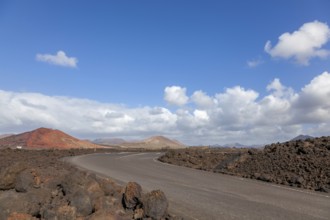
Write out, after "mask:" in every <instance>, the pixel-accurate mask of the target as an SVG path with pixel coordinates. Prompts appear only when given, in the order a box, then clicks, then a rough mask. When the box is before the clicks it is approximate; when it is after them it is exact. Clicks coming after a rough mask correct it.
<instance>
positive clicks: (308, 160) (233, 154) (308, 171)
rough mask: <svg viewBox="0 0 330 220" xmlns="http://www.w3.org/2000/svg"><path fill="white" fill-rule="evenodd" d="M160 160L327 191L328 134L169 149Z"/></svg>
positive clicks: (329, 175) (329, 164)
mask: <svg viewBox="0 0 330 220" xmlns="http://www.w3.org/2000/svg"><path fill="white" fill-rule="evenodd" d="M160 161H162V162H166V163H170V164H176V165H180V166H186V167H191V168H196V169H201V170H207V171H213V172H219V173H224V174H230V175H236V176H241V177H246V178H252V179H257V180H262V181H266V182H272V183H277V184H282V185H288V186H293V187H299V188H305V189H310V190H315V191H321V192H330V137H320V138H313V139H307V140H297V141H289V142H285V143H276V144H271V145H267V146H265V148H264V149H233V148H223V149H221V148H219V149H217V148H189V149H183V150H175V151H174V150H171V151H168V152H167V153H166V154H165V155H164V156H162V157H161V158H160Z"/></svg>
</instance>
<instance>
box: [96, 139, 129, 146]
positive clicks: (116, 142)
mask: <svg viewBox="0 0 330 220" xmlns="http://www.w3.org/2000/svg"><path fill="white" fill-rule="evenodd" d="M126 142H127V141H125V140H124V139H122V138H98V139H95V140H93V143H95V144H100V145H108V146H112V145H115V146H116V145H120V144H123V143H126Z"/></svg>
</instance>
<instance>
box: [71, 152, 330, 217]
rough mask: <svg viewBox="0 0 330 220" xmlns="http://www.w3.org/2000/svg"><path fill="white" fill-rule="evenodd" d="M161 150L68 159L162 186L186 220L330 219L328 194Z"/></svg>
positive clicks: (112, 174)
mask: <svg viewBox="0 0 330 220" xmlns="http://www.w3.org/2000/svg"><path fill="white" fill-rule="evenodd" d="M159 156H160V153H113V154H91V155H83V156H78V157H74V158H72V159H71V161H72V162H73V163H74V164H76V165H78V166H80V167H82V168H85V169H89V170H92V171H94V172H97V173H99V174H101V175H105V176H109V177H112V178H113V179H116V180H118V181H120V182H128V181H135V182H138V183H139V184H141V186H142V188H143V189H144V190H147V191H151V190H153V189H161V190H163V191H164V192H165V194H166V196H167V198H168V199H169V201H170V211H171V212H172V213H175V214H177V215H181V216H184V217H185V219H200V220H202V219H205V220H211V219H239V220H242V219H262V220H267V219H286V220H290V219H294V220H296V219H327V220H329V219H330V195H329V194H326V193H315V192H311V191H306V190H298V189H293V188H289V187H284V186H279V185H272V184H268V183H263V182H260V181H255V180H250V179H243V178H239V177H233V176H228V175H222V174H215V173H211V172H205V171H200V170H194V169H190V168H185V167H178V166H173V165H168V164H164V163H161V162H158V161H157V160H156V158H157V157H159Z"/></svg>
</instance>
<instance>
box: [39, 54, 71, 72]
mask: <svg viewBox="0 0 330 220" xmlns="http://www.w3.org/2000/svg"><path fill="white" fill-rule="evenodd" d="M36 60H37V61H41V62H45V63H49V64H53V65H57V66H64V67H72V68H75V67H77V63H78V59H77V58H75V57H68V56H67V55H66V54H65V52H64V51H61V50H60V51H58V52H57V54H56V55H51V54H37V55H36Z"/></svg>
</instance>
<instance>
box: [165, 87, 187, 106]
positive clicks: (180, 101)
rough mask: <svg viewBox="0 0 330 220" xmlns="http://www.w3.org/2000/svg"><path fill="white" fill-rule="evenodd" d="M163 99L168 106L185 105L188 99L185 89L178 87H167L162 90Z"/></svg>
mask: <svg viewBox="0 0 330 220" xmlns="http://www.w3.org/2000/svg"><path fill="white" fill-rule="evenodd" d="M164 92H165V94H164V99H165V101H166V102H167V103H169V104H170V105H177V106H182V105H185V104H187V102H188V100H189V98H188V96H187V95H186V88H182V87H180V86H169V87H166V88H165V90H164Z"/></svg>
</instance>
